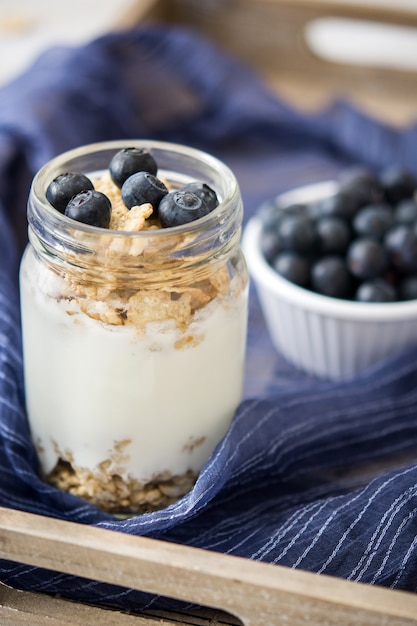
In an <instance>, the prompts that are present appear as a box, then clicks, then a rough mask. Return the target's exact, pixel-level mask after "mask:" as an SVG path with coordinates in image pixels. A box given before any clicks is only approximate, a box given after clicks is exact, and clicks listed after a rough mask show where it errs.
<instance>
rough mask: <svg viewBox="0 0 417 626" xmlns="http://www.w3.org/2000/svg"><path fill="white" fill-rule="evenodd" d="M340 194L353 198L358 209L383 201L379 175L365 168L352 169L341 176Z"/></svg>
mask: <svg viewBox="0 0 417 626" xmlns="http://www.w3.org/2000/svg"><path fill="white" fill-rule="evenodd" d="M339 192H340V193H341V194H342V195H343V194H345V195H347V196H348V197H350V198H351V200H352V202H355V203H356V205H357V208H361V207H363V206H365V205H366V204H371V203H374V202H378V201H379V200H381V199H382V196H383V193H382V187H381V183H380V182H379V180H378V177H377V175H376V174H375V173H374V172H373V171H372V170H370V169H369V168H367V167H365V166H360V165H359V166H354V167H350V168H348V169H347V170H345V171H344V172H342V173H341V174H340V176H339Z"/></svg>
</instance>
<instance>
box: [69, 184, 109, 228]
mask: <svg viewBox="0 0 417 626" xmlns="http://www.w3.org/2000/svg"><path fill="white" fill-rule="evenodd" d="M65 215H66V216H67V217H71V218H72V219H73V220H77V222H83V223H84V224H90V225H91V226H100V227H101V228H108V227H109V225H110V218H111V202H110V200H109V199H108V197H107V196H105V195H104V193H101V192H100V191H91V190H90V189H89V190H88V191H82V192H81V193H79V194H77V195H76V196H74V198H72V199H71V200H70V201H69V202H68V204H67V207H66V209H65Z"/></svg>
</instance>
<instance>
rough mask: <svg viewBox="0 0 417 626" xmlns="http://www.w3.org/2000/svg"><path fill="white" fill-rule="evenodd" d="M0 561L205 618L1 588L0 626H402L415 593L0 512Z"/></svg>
mask: <svg viewBox="0 0 417 626" xmlns="http://www.w3.org/2000/svg"><path fill="white" fill-rule="evenodd" d="M0 546H1V548H0V558H2V559H7V560H10V561H15V562H19V563H25V564H28V565H32V566H38V567H43V568H47V569H50V570H55V571H58V572H65V573H67V574H73V575H76V576H82V577H85V578H88V579H93V580H97V581H101V582H105V583H110V584H113V585H121V586H123V587H127V588H132V589H139V590H142V591H145V592H150V593H155V594H159V595H163V596H167V597H170V598H176V599H178V600H183V601H186V602H190V603H193V604H196V605H201V606H202V607H209V608H210V609H211V610H206V609H204V608H202V609H201V610H195V611H187V612H182V613H178V612H174V613H167V612H153V613H149V612H148V613H147V614H145V615H143V614H141V615H132V614H127V613H122V612H120V611H115V610H113V609H102V608H97V607H93V606H87V605H84V604H80V603H77V602H72V601H68V600H63V599H59V598H52V597H49V596H47V595H43V594H34V593H28V592H21V591H16V590H14V589H11V588H9V587H6V586H4V585H0V624H1V625H2V626H9V624H13V626H28V625H30V626H57V625H58V624H59V625H73V626H85V625H86V624H100V625H101V626H110V625H111V626H116V625H117V626H142V625H145V624H149V625H151V624H155V623H157V624H162V625H168V624H177V625H178V624H194V625H200V626H201V625H203V624H206V625H207V626H209V625H210V626H213V625H215V624H219V625H220V624H223V625H234V626H236V625H238V624H244V625H245V626H278V625H279V626H281V625H282V626H284V625H285V626H302V625H303V626H307V625H308V626H348V625H349V626H377V625H378V626H383V625H384V626H387V625H388V624H389V626H406V625H410V624H417V595H414V594H411V593H410V594H409V593H405V592H401V591H393V590H389V589H382V588H379V587H373V586H370V585H364V584H359V583H353V582H347V581H344V580H339V579H337V578H332V577H328V576H323V575H318V574H312V573H308V572H303V571H300V570H294V569H289V568H285V567H281V566H277V565H269V564H263V563H258V562H254V561H250V560H248V559H242V558H238V557H233V556H227V555H223V554H218V553H214V552H209V551H205V550H200V549H196V548H189V547H184V546H180V545H176V544H171V543H167V542H162V541H157V540H154V539H147V538H143V537H134V536H131V535H126V534H123V533H118V532H114V531H108V530H103V529H101V528H95V527H91V526H84V525H81V524H74V523H72V522H64V521H60V520H55V519H51V518H47V517H41V516H38V515H33V514H29V513H25V512H20V511H15V510H12V509H4V508H0Z"/></svg>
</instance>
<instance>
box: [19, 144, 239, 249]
mask: <svg viewBox="0 0 417 626" xmlns="http://www.w3.org/2000/svg"><path fill="white" fill-rule="evenodd" d="M129 147H137V148H147V149H150V150H151V151H153V152H156V153H158V152H159V153H160V154H163V153H172V155H177V156H181V157H182V158H186V159H188V160H190V161H192V160H194V162H196V163H197V162H198V163H202V164H204V165H205V166H207V167H208V168H209V169H210V171H212V172H215V173H217V174H218V175H219V176H221V180H222V183H223V186H224V190H226V191H225V192H224V193H223V194H222V196H221V198H220V202H219V205H218V206H217V207H216V208H215V209H214V210H213V211H211V212H210V213H208V214H207V215H205V216H204V217H201V218H199V219H197V220H194V221H192V222H189V223H187V224H181V225H179V226H171V227H168V228H161V229H155V230H152V231H149V230H147V229H144V230H140V231H123V230H114V229H103V228H101V227H97V226H91V225H90V224H84V223H82V222H77V221H76V220H73V219H71V218H69V217H67V216H66V215H64V214H62V213H60V212H59V211H57V210H56V209H54V207H53V206H52V205H51V204H50V203H49V202H48V201H47V199H46V195H45V194H46V188H47V186H48V184H49V183H50V182H51V180H53V179H54V178H55V177H56V176H58V175H59V174H60V173H64V172H66V171H68V169H66V168H65V167H64V166H65V165H66V164H68V163H71V162H74V163H75V161H76V160H78V159H80V158H82V157H84V156H86V155H92V154H97V153H99V152H109V155H110V154H111V153H112V152H113V153H114V154H115V153H116V152H117V151H118V150H121V149H123V148H129ZM110 158H111V156H110V157H109V160H108V162H110ZM79 171H81V170H79ZM83 173H86V172H83ZM202 182H204V181H202ZM31 195H32V198H33V199H34V200H35V202H36V204H37V205H38V206H39V207H42V212H44V214H45V216H48V219H49V220H51V222H52V224H53V225H55V226H57V225H58V224H61V225H62V226H65V227H67V228H71V230H72V231H75V232H77V231H78V232H80V233H82V234H86V235H94V234H99V235H100V236H103V234H108V235H109V236H111V237H124V238H125V237H129V238H140V237H148V238H149V237H150V236H151V237H152V238H155V239H157V238H158V237H167V236H169V235H181V234H192V233H196V232H198V231H200V230H203V229H204V230H205V229H210V228H211V227H212V226H213V225H214V224H216V223H218V221H219V220H221V219H222V218H223V217H226V216H227V215H228V214H229V213H230V212H231V210H232V209H233V207H235V206H236V204H237V203H238V202H239V199H240V192H239V186H238V183H237V179H236V177H235V175H234V174H233V172H232V170H231V169H230V168H229V167H228V166H227V165H226V164H225V163H223V162H222V161H221V160H220V159H218V158H217V157H215V156H213V155H211V154H209V153H208V152H205V151H203V150H200V149H198V148H193V147H189V146H185V145H183V144H179V143H173V142H166V141H159V140H154V139H121V140H112V141H103V142H95V143H90V144H85V145H83V146H79V147H76V148H72V149H71V150H67V151H65V152H63V153H61V154H59V155H57V156H55V157H53V158H52V159H50V160H49V161H48V162H47V163H45V164H44V165H43V166H42V167H41V168H40V169H39V171H38V172H37V173H36V175H35V176H34V178H33V181H32V186H31Z"/></svg>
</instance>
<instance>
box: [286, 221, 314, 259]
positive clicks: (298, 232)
mask: <svg viewBox="0 0 417 626" xmlns="http://www.w3.org/2000/svg"><path fill="white" fill-rule="evenodd" d="M277 232H278V236H279V238H280V242H281V246H282V249H283V250H289V251H291V252H300V253H302V254H308V253H309V252H311V251H313V250H314V247H315V244H316V231H315V228H314V222H313V221H312V220H311V219H309V218H308V217H306V216H304V215H286V214H285V215H283V217H282V219H281V220H280V222H279V224H278V230H277Z"/></svg>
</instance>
